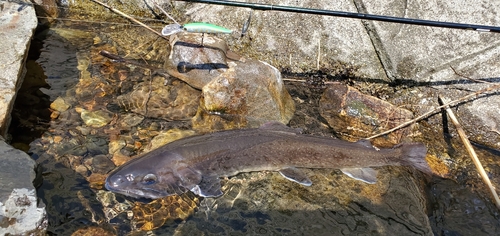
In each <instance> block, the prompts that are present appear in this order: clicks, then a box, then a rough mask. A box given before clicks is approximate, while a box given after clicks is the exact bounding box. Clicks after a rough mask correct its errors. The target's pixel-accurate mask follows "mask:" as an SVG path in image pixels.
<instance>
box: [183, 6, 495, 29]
mask: <svg viewBox="0 0 500 236" xmlns="http://www.w3.org/2000/svg"><path fill="white" fill-rule="evenodd" d="M175 1H184V2H194V3H205V4H214V5H224V6H232V7H246V8H251V9H254V10H262V11H267V10H269V11H283V12H294V13H304V14H313V15H324V16H336V17H346V18H356V19H362V20H374V21H384V22H392V23H401V24H409V25H421V26H431V27H441V28H452V29H466V30H475V31H480V32H493V33H500V27H497V26H489V25H475V24H463V23H454V22H445V21H432V20H421V19H412V18H402V17H393V16H383V15H373V14H364V13H354V12H345V11H331V10H323V9H314V8H303V7H292V6H281V5H271V4H260V3H247V2H234V1H221V0H175Z"/></svg>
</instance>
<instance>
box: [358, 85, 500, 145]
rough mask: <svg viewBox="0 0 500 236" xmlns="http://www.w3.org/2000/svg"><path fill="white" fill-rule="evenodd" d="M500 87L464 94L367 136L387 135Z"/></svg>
mask: <svg viewBox="0 0 500 236" xmlns="http://www.w3.org/2000/svg"><path fill="white" fill-rule="evenodd" d="M498 88H500V84H497V85H493V86H491V87H488V88H485V89H481V90H479V91H476V92H474V93H471V94H469V95H466V96H463V97H461V98H459V99H457V100H453V101H451V102H447V103H445V104H443V105H441V106H438V107H436V108H434V109H433V110H430V111H428V112H426V113H424V114H422V115H420V116H418V117H417V118H415V119H413V120H410V121H407V122H404V123H402V124H400V125H398V126H396V127H394V128H392V129H389V130H386V131H384V132H382V133H378V134H375V135H373V136H371V137H369V138H367V139H373V138H376V137H380V136H382V135H386V134H388V133H391V132H393V131H395V130H398V129H401V128H403V127H406V126H408V125H411V124H413V123H416V122H417V121H420V120H422V119H425V118H427V117H428V116H430V115H433V114H435V113H437V112H439V111H440V110H441V109H443V108H445V107H447V106H450V107H451V106H455V105H457V104H458V103H460V102H464V101H467V100H469V99H471V98H474V97H477V96H479V95H480V94H483V93H487V92H490V91H492V90H495V89H498Z"/></svg>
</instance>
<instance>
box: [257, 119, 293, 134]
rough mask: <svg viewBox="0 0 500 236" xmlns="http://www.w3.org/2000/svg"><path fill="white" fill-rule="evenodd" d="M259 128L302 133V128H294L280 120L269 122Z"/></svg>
mask: <svg viewBox="0 0 500 236" xmlns="http://www.w3.org/2000/svg"><path fill="white" fill-rule="evenodd" d="M259 129H266V130H273V131H281V132H287V133H294V134H300V133H302V129H299V128H297V129H294V128H290V127H288V126H286V125H284V124H283V123H281V122H278V121H270V122H267V123H265V124H263V125H261V126H260V127H259Z"/></svg>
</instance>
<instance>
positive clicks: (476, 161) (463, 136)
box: [439, 96, 500, 209]
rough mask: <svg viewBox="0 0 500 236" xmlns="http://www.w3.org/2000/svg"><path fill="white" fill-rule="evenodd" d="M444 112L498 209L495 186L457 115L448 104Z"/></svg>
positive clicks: (498, 202) (498, 200)
mask: <svg viewBox="0 0 500 236" xmlns="http://www.w3.org/2000/svg"><path fill="white" fill-rule="evenodd" d="M439 99H440V100H441V101H442V102H443V103H449V99H446V98H443V97H441V96H439ZM445 109H446V112H447V113H448V116H449V117H450V120H451V122H452V123H453V124H454V125H455V127H456V128H457V132H458V135H459V136H460V139H461V140H462V142H463V143H464V145H465V148H466V149H467V152H468V153H469V155H470V157H471V158H472V161H473V162H474V165H476V168H477V171H478V172H479V175H480V176H481V178H482V179H483V182H484V183H485V184H486V185H488V188H489V189H490V191H491V194H492V195H493V198H494V199H495V204H496V206H497V208H499V209H500V198H498V194H497V192H496V191H495V187H493V185H492V184H491V181H490V179H489V178H488V175H487V174H486V171H484V168H483V165H481V162H480V161H479V158H478V157H477V154H476V152H475V151H474V148H473V147H472V145H471V144H470V141H469V139H468V138H467V135H466V134H465V131H464V129H463V128H462V126H461V125H460V123H459V122H458V119H457V117H455V114H453V111H452V110H451V109H450V107H449V106H446V107H445Z"/></svg>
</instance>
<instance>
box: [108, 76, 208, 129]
mask: <svg viewBox="0 0 500 236" xmlns="http://www.w3.org/2000/svg"><path fill="white" fill-rule="evenodd" d="M199 97H200V91H199V90H196V89H194V88H192V87H191V86H189V85H187V84H186V83H184V82H182V81H179V80H174V81H172V82H171V83H170V84H167V85H166V84H165V78H163V77H159V76H157V77H154V78H153V80H152V81H145V82H142V83H139V84H137V85H136V86H135V87H134V89H133V90H132V91H131V92H129V93H127V94H124V95H120V96H118V98H117V101H118V104H119V105H120V106H122V107H123V108H125V109H126V110H130V111H133V112H135V113H138V114H141V115H143V116H146V117H151V118H160V119H166V120H187V119H190V118H191V117H193V116H194V115H195V114H196V109H197V107H198V99H199Z"/></svg>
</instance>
